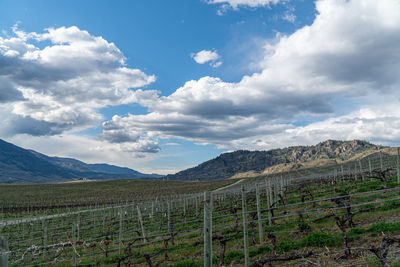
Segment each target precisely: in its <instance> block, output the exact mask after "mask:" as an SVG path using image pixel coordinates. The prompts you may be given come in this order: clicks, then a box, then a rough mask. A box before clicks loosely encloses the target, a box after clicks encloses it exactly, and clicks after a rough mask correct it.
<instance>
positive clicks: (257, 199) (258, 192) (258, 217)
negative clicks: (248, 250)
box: [256, 184, 264, 244]
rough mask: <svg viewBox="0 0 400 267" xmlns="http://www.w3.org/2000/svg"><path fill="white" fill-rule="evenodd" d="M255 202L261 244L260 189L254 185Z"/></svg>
mask: <svg viewBox="0 0 400 267" xmlns="http://www.w3.org/2000/svg"><path fill="white" fill-rule="evenodd" d="M256 201H257V220H258V238H259V242H260V244H261V243H262V242H263V241H264V233H263V227H262V221H261V205H260V188H259V186H258V184H257V185H256Z"/></svg>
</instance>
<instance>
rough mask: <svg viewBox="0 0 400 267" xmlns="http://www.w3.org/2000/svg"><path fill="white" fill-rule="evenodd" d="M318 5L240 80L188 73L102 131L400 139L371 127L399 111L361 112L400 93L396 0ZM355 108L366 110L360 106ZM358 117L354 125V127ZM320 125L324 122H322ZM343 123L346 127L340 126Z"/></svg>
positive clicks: (254, 144) (267, 141) (238, 144)
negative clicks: (308, 21) (309, 19)
mask: <svg viewBox="0 0 400 267" xmlns="http://www.w3.org/2000/svg"><path fill="white" fill-rule="evenodd" d="M236 3H238V2H236ZM316 8H317V11H318V15H317V16H316V18H315V20H314V22H313V23H312V25H310V26H305V27H303V28H301V29H299V30H297V31H296V32H295V33H293V34H291V35H287V36H286V35H278V36H277V38H276V40H275V42H274V43H271V42H270V43H266V44H265V53H264V55H263V60H261V61H260V66H261V68H262V71H260V72H259V73H254V74H253V75H250V76H244V77H243V78H242V79H241V81H239V82H237V83H229V82H224V81H222V80H221V79H219V78H213V77H203V78H201V79H199V80H193V81H188V82H186V83H185V84H184V85H183V86H182V87H180V88H179V89H177V90H176V91H175V92H174V93H173V94H171V95H169V96H162V97H158V98H156V97H153V98H151V99H149V101H147V102H146V104H145V106H146V107H148V109H149V111H150V113H149V114H146V115H133V114H130V115H129V116H125V117H120V116H115V117H114V118H113V119H112V120H110V121H108V122H106V123H104V124H103V136H104V138H105V139H107V140H112V137H111V136H110V135H109V133H110V131H111V130H112V131H115V130H116V129H118V131H120V132H122V133H129V134H134V135H135V136H145V137H146V138H150V139H151V140H154V141H155V142H157V140H158V139H160V138H161V139H168V138H183V139H186V140H191V141H193V142H195V143H198V144H214V145H217V146H219V147H226V148H258V149H262V148H270V147H271V146H275V145H276V144H281V145H287V144H293V143H296V142H297V141H299V142H306V141H307V140H308V139H307V138H308V136H309V138H310V140H311V139H312V140H313V141H312V143H315V141H316V139H318V138H323V139H326V138H343V139H348V138H353V137H363V136H365V138H368V139H370V140H381V141H382V140H383V139H385V140H392V142H393V140H399V139H400V137H398V136H397V135H396V134H395V132H393V131H392V132H393V134H390V131H389V132H388V133H387V134H386V133H385V134H383V133H382V132H381V131H376V130H375V126H374V125H376V124H377V123H378V122H379V121H380V120H383V121H387V118H389V117H390V118H391V119H392V120H393V121H397V120H400V119H399V117H400V116H399V115H396V113H393V114H390V115H387V116H386V115H385V116H378V117H377V118H376V120H368V119H367V118H366V117H365V116H364V115H363V114H364V113H363V112H364V111H366V110H373V108H372V107H376V106H379V104H380V102H378V101H379V100H378V99H380V98H379V97H377V96H382V95H384V96H385V99H389V100H391V101H398V88H399V86H400V77H399V75H398V73H399V72H400V46H398V43H399V42H400V16H398V14H400V3H399V2H398V1H395V0H382V1H375V0H362V1H361V0H350V1H348V0H319V1H317V2H316ZM392 99H395V100H392ZM342 101H346V102H347V104H346V105H347V106H346V107H347V108H348V105H353V110H352V111H351V114H349V115H348V116H347V117H346V116H343V115H341V116H340V117H338V115H337V114H339V113H340V112H341V109H342V108H343V106H342V105H344V104H342ZM349 103H350V104H349ZM393 105H394V106H395V105H398V102H395V103H393ZM357 107H362V109H360V110H359V111H357V110H356V109H357ZM357 112H358V113H357ZM360 114H361V115H360ZM397 114H399V113H397ZM321 116H328V117H330V119H329V120H326V121H323V122H321V123H312V124H310V125H309V126H304V127H298V126H295V124H296V121H297V120H299V119H300V118H302V117H310V118H311V119H313V118H318V117H321ZM352 119H353V120H352ZM360 121H361V126H360V127H358V128H357V127H352V126H351V125H352V123H360ZM378 125H380V124H378ZM385 125H386V124H385ZM393 125H397V124H393ZM381 126H382V125H381ZM313 127H317V130H316V129H315V128H313ZM324 127H326V128H328V129H330V130H328V131H323V129H324ZM341 127H342V128H344V129H345V130H343V131H340V130H339V129H341ZM394 129H395V128H394ZM350 130H351V131H350ZM356 130H357V131H358V132H359V133H363V132H365V134H364V135H363V134H357V132H355V131H356ZM111 135H112V134H111ZM314 136H315V137H314ZM346 137H348V138H346ZM279 140H282V141H279ZM293 141H296V142H293Z"/></svg>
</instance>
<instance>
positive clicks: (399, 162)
mask: <svg viewBox="0 0 400 267" xmlns="http://www.w3.org/2000/svg"><path fill="white" fill-rule="evenodd" d="M397 183H398V184H400V147H398V148H397Z"/></svg>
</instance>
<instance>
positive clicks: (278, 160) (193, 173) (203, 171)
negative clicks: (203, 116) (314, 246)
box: [166, 140, 384, 180]
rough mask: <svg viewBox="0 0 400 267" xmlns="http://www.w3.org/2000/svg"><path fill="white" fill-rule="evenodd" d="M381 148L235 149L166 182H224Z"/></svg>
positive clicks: (331, 143) (350, 144)
mask: <svg viewBox="0 0 400 267" xmlns="http://www.w3.org/2000/svg"><path fill="white" fill-rule="evenodd" d="M382 148H384V147H383V146H379V145H374V144H371V143H369V142H366V141H360V140H353V141H336V140H327V141H325V142H322V143H319V144H317V145H314V146H294V147H288V148H283V149H273V150H269V151H247V150H238V151H235V152H231V153H223V154H221V155H220V156H218V157H216V158H214V159H212V160H209V161H206V162H204V163H202V164H200V165H198V166H196V167H194V168H190V169H187V170H183V171H181V172H178V173H176V174H173V175H167V177H166V178H167V179H169V180H217V179H227V178H230V177H232V176H234V175H237V174H240V173H246V172H255V173H260V172H264V171H265V170H266V169H268V168H270V167H273V166H279V165H281V166H282V165H285V164H292V165H301V164H302V163H310V162H316V161H320V162H327V163H328V162H331V160H338V161H343V160H346V159H349V158H352V157H354V156H356V155H357V154H360V153H363V152H365V151H368V150H379V149H382Z"/></svg>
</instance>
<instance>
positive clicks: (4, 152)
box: [0, 139, 161, 183]
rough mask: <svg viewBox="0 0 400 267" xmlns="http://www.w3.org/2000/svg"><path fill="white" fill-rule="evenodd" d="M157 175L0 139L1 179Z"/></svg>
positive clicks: (33, 179)
mask: <svg viewBox="0 0 400 267" xmlns="http://www.w3.org/2000/svg"><path fill="white" fill-rule="evenodd" d="M160 177H161V176H160V175H155V174H143V173H140V172H138V171H135V170H132V169H129V168H122V167H118V166H113V165H108V164H87V163H84V162H82V161H79V160H76V159H71V158H60V157H49V156H46V155H44V154H41V153H38V152H36V151H33V150H27V149H23V148H21V147H18V146H16V145H13V144H11V143H8V142H5V141H3V140H1V139H0V183H17V182H18V183H33V182H57V181H70V180H73V179H96V180H105V179H139V178H160Z"/></svg>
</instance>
